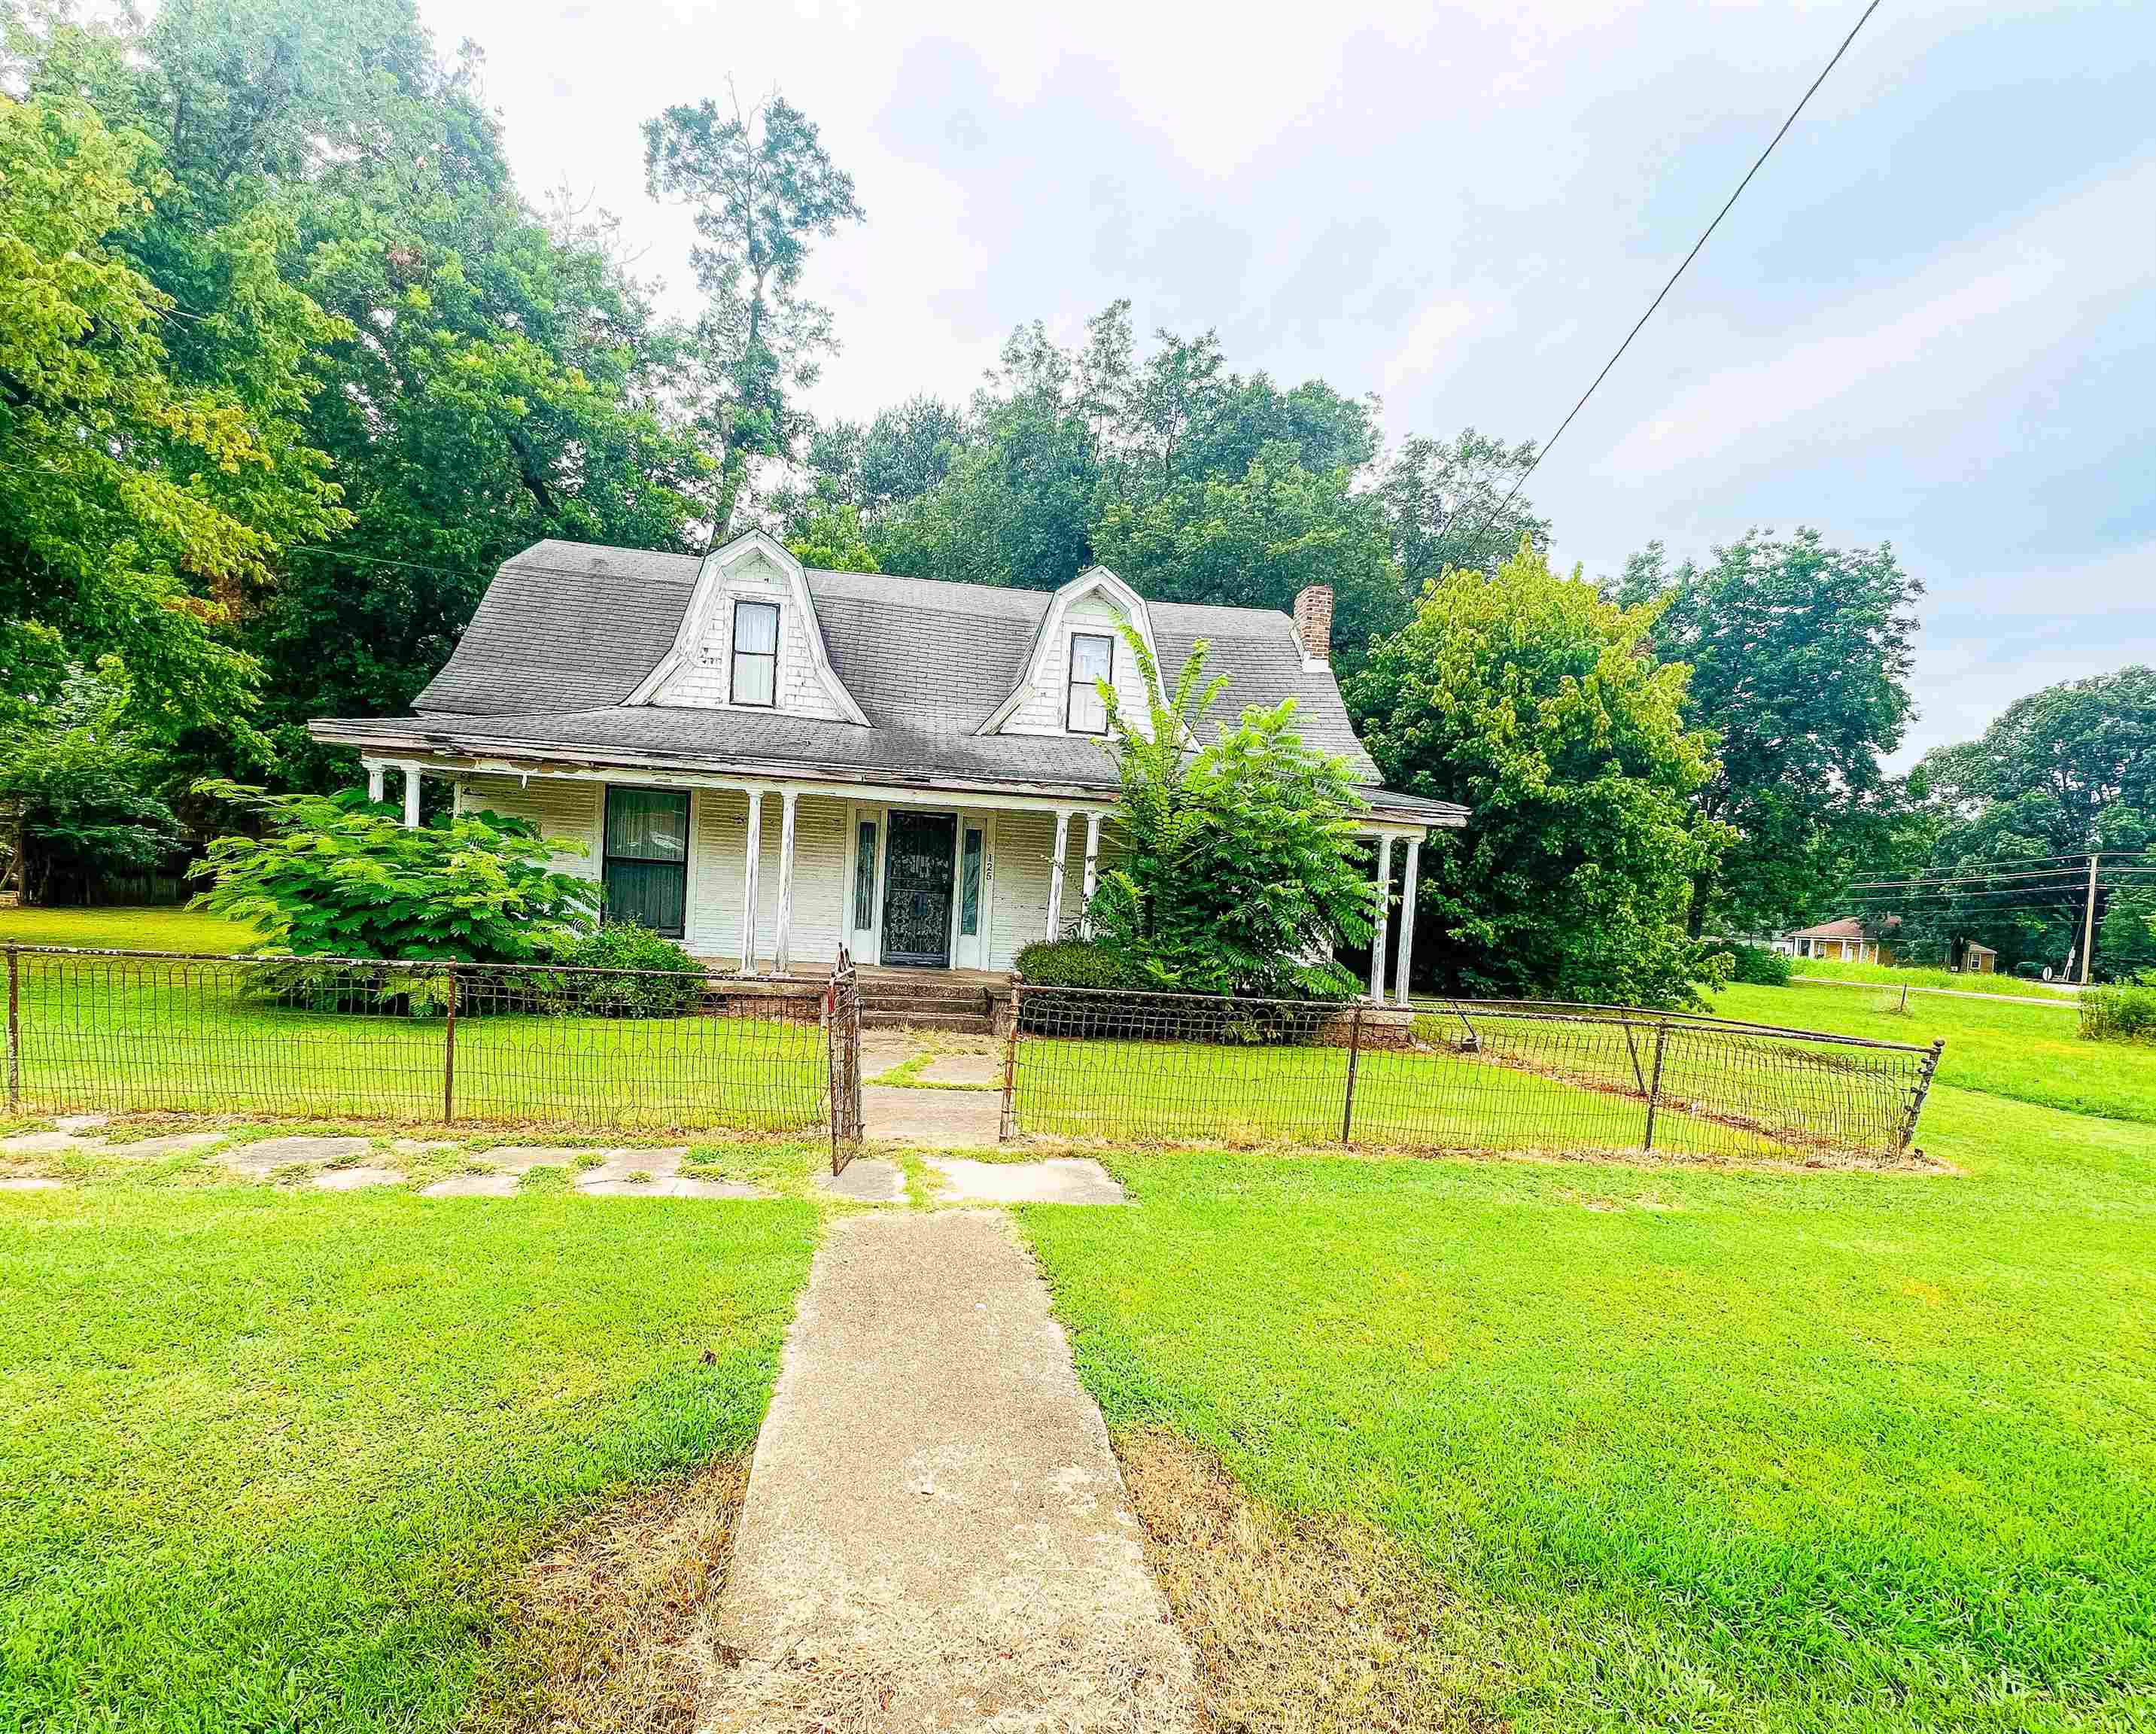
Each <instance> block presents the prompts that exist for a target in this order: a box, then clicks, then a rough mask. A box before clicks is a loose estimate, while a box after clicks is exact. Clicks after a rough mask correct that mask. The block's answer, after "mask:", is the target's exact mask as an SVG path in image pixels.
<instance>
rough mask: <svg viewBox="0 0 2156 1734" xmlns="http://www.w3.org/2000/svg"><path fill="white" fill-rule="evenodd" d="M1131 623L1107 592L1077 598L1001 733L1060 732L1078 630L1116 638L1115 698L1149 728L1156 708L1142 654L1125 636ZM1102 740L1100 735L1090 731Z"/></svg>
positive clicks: (1141, 723) (1068, 694) (1052, 733)
mask: <svg viewBox="0 0 2156 1734" xmlns="http://www.w3.org/2000/svg"><path fill="white" fill-rule="evenodd" d="M1126 624H1127V617H1126V616H1125V614H1124V613H1123V611H1122V609H1121V608H1117V607H1116V604H1115V603H1113V602H1111V601H1110V600H1109V599H1108V598H1106V597H1105V596H1100V595H1097V594H1096V595H1092V596H1088V597H1086V598H1084V599H1083V600H1081V601H1080V602H1078V603H1074V604H1073V605H1072V606H1071V608H1070V610H1069V612H1068V613H1065V616H1064V617H1063V618H1062V620H1061V621H1060V623H1058V624H1057V626H1056V628H1055V634H1054V636H1053V639H1052V640H1051V642H1050V645H1049V649H1048V655H1047V660H1046V663H1045V665H1044V666H1043V667H1042V669H1041V670H1040V674H1039V679H1038V680H1035V681H1034V685H1033V686H1032V688H1031V689H1030V690H1029V691H1028V692H1027V694H1026V695H1025V697H1024V698H1023V699H1021V700H1019V706H1018V709H1016V710H1015V711H1012V712H1011V714H1010V715H1009V717H1007V718H1006V719H1005V720H1004V726H1003V727H1002V728H1001V729H1000V730H999V731H998V733H1001V734H1006V735H1060V734H1063V733H1065V732H1066V731H1065V728H1064V726H1063V717H1064V708H1065V702H1066V700H1068V699H1069V697H1070V638H1071V634H1074V633H1081V632H1083V633H1094V634H1102V633H1105V634H1107V636H1109V637H1110V638H1111V639H1114V640H1115V643H1116V661H1115V670H1116V683H1115V684H1116V702H1117V703H1118V704H1119V705H1121V706H1122V711H1123V714H1124V715H1125V716H1128V717H1130V718H1132V720H1133V721H1137V722H1138V723H1139V724H1140V726H1141V728H1142V729H1145V730H1147V731H1149V729H1150V719H1151V717H1152V709H1151V707H1150V705H1148V703H1147V696H1146V690H1145V681H1144V680H1143V679H1142V677H1141V675H1140V674H1139V671H1138V659H1137V654H1136V653H1134V652H1133V651H1132V649H1131V647H1130V646H1129V644H1126V643H1125V642H1124V640H1123V631H1122V629H1123V627H1124V626H1125V625H1126ZM1101 738H1103V737H1102V736H1086V739H1089V740H1099V739H1101Z"/></svg>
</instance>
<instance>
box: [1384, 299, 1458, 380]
mask: <svg viewBox="0 0 2156 1734" xmlns="http://www.w3.org/2000/svg"><path fill="white" fill-rule="evenodd" d="M1481 316H1482V313H1481V309H1479V308H1478V307H1476V305H1475V303H1474V302H1472V301H1466V300H1457V299H1454V298H1450V297H1447V298H1441V299H1440V300H1435V301H1432V302H1431V303H1430V305H1428V306H1427V307H1425V308H1424V309H1423V310H1422V311H1421V312H1420V313H1419V314H1418V315H1416V316H1415V322H1414V325H1412V326H1409V328H1408V335H1407V341H1405V342H1404V343H1402V344H1401V345H1400V346H1399V348H1398V349H1396V350H1394V351H1393V354H1392V357H1391V359H1390V360H1389V361H1388V362H1386V363H1385V372H1384V380H1385V392H1386V395H1387V396H1388V397H1389V396H1390V395H1391V394H1392V393H1394V392H1397V391H1398V390H1399V389H1400V387H1402V386H1404V385H1406V384H1408V383H1409V382H1411V381H1419V380H1421V379H1424V378H1425V377H1428V376H1429V375H1430V374H1433V373H1439V372H1442V371H1444V367H1445V364H1446V363H1448V362H1452V361H1455V360H1456V359H1457V357H1458V356H1459V352H1460V348H1461V346H1462V339H1463V338H1464V337H1465V336H1466V333H1467V332H1468V331H1469V330H1471V328H1472V327H1473V326H1475V325H1476V323H1477V321H1479V320H1480V319H1481Z"/></svg>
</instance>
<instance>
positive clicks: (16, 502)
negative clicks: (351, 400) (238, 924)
mask: <svg viewBox="0 0 2156 1734" xmlns="http://www.w3.org/2000/svg"><path fill="white" fill-rule="evenodd" d="M43 44H44V38H39V37H38V36H36V35H35V34H33V33H28V31H27V29H26V27H25V25H24V24H23V21H22V20H21V19H19V18H10V19H9V20H8V48H9V52H10V55H11V58H13V59H14V60H15V62H16V64H18V67H19V68H22V69H23V71H24V73H25V74H26V76H27V74H28V73H29V72H30V71H32V70H34V69H36V66H37V63H36V62H35V61H33V59H31V57H32V56H33V55H34V54H36V53H38V51H39V50H40V49H41V48H42V46H43ZM32 82H33V94H32V95H30V96H29V97H28V99H27V100H16V99H13V98H10V97H5V96H0V668H4V673H5V675H6V680H5V683H4V685H5V688H6V690H7V692H8V695H9V700H10V701H12V702H20V701H21V700H23V699H25V698H26V697H29V696H33V695H37V694H38V693H41V692H43V693H48V694H49V693H51V692H54V691H56V690H57V689H58V685H59V682H60V681H61V680H62V679H64V671H65V669H67V667H68V666H69V664H70V663H77V664H79V663H82V662H85V661H87V660H92V659H95V658H97V657H100V656H104V655H115V656H118V657H120V658H121V659H124V661H125V662H126V665H127V668H128V669H129V671H130V674H131V678H132V680H133V682H134V685H135V690H136V695H137V701H138V702H139V703H140V704H141V705H143V706H144V707H146V711H149V712H150V713H151V714H153V715H155V716H157V718H159V719H160V721H161V723H162V726H164V727H166V728H167V729H168V730H172V731H177V730H181V729H185V728H189V727H203V728H207V729H210V730H213V731H218V732H220V733H222V734H225V735H227V736H230V735H232V734H233V733H234V732H235V731H237V732H239V733H242V734H244V729H245V725H244V718H245V716H246V715H247V712H248V710H249V705H250V701H251V699H252V695H253V690H254V681H255V669H254V666H253V664H252V663H251V662H250V661H249V659H248V658H246V657H245V656H244V655H242V654H239V653H238V652H237V651H236V650H235V649H234V648H233V647H232V645H231V644H229V642H228V639H227V638H226V636H225V634H224V631H223V628H225V626H226V625H227V623H228V622H229V620H230V619H231V618H232V617H233V615H234V613H235V612H236V611H237V610H238V609H239V608H243V607H244V606H245V605H246V603H247V601H248V599H249V598H251V597H253V596H254V595H256V594H258V593H259V592H260V591H261V590H262V588H263V587H264V586H266V584H267V583H268V582H269V578H270V577H271V575H272V573H273V572H274V571H275V567H276V565H277V563H278V562H279V560H280V556H281V555H282V554H283V553H284V552H285V551H286V550H287V549H288V548H290V547H291V546H295V545H300V544H304V543H305V542H306V541H309V540H311V539H313V538H318V537H321V536H325V535H326V534H328V533H330V532H331V531H334V530H335V529H336V528H337V527H339V526H341V524H343V523H344V522H346V518H345V516H344V515H343V514H342V513H341V511H340V510H339V507H338V505H337V503H336V490H335V489H334V488H333V487H332V486H331V485H329V484H328V482H327V481H326V479H325V477H324V475H323V474H322V469H323V465H322V463H321V459H320V458H319V456H318V455H317V454H315V453H314V452H312V451H311V450H309V449H306V448H305V446H304V445H303V444H300V442H299V441H298V440H297V439H295V436H294V433H293V431H292V428H291V424H290V420H289V417H290V415H291V414H293V413H298V412H299V411H300V409H301V408H303V407H304V405H305V400H306V398H307V396H308V394H309V391H310V388H311V387H310V383H309V382H308V380H307V378H306V377H305V374H304V372H303V370H302V369H301V367H300V357H301V351H302V347H303V346H304V343H305V341H306V340H307V339H308V338H319V337H321V336H323V335H325V334H326V332H327V331H328V330H329V329H330V326H329V322H328V321H326V319H324V318H323V317H322V316H321V315H320V313H319V311H318V310H313V309H311V307H308V306H307V305H305V303H304V302H303V301H302V302H295V301H294V300H293V299H292V298H291V297H290V296H288V295H285V293H284V292H283V291H282V290H281V289H280V286H279V285H278V281H277V279H276V274H275V259H274V249H273V246H272V243H273V242H274V239H275V225H274V223H268V222H263V223H239V224H234V225H232V226H229V227H228V228H226V229H225V230H223V231H222V232H220V233H214V234H204V235H203V236H200V237H198V254H199V255H200V256H201V258H202V259H203V261H205V264H204V269H206V270H209V271H211V272H212V274H213V275H214V277H215V279H216V280H217V282H218V285H221V287H220V288H219V290H218V293H217V297H216V298H215V299H213V300H210V301H209V302H208V303H207V304H205V305H203V306H200V307H194V306H190V305H187V304H185V303H183V302H182V300H180V298H179V297H178V296H177V295H176V294H174V293H173V292H172V290H168V289H167V288H164V287H162V286H161V285H159V284H158V283H157V282H156V281H154V280H152V279H151V277H150V276H149V275H148V274H146V271H145V269H144V260H145V256H146V255H147V254H151V253H152V252H153V251H154V250H155V249H154V247H153V245H152V241H153V231H154V230H155V228H156V225H157V216H156V213H157V209H158V208H159V206H160V204H161V203H162V202H163V201H164V200H166V199H167V198H169V197H171V196H172V180H171V177H169V176H168V175H167V172H166V171H165V169H164V167H163V166H162V162H161V158H160V155H159V150H158V146H157V141H155V140H153V139H152V138H151V136H149V135H148V134H146V133H145V132H143V131H141V130H140V129H139V128H137V127H136V126H132V125H128V124H123V125H121V126H117V127H115V126H111V125H108V124H107V122H106V121H105V119H104V118H103V116H102V115H100V114H99V112H98V111H97V110H96V109H95V107H93V106H92V105H90V102H88V101H87V100H85V99H84V98H83V97H81V96H80V95H74V94H70V93H68V92H65V91H52V92H46V91H44V90H40V89H39V88H38V86H37V85H36V83H35V81H34V80H33V81H32ZM205 326H211V327H215V328H216V329H215V331H204V330H203V327H205ZM248 329H253V330H255V331H258V332H259V334H260V335H261V336H262V338H263V341H264V344H265V345H266V346H269V350H270V351H273V352H270V353H266V354H263V355H259V356H257V357H255V358H254V362H253V363H252V372H251V375H250V376H249V377H234V376H232V375H230V374H228V373H224V374H220V373H218V372H216V370H213V369H209V368H208V367H204V366H203V365H201V364H200V362H199V361H198V360H196V361H193V362H191V361H190V359H189V357H187V356H186V355H183V354H180V355H176V353H175V347H174V346H175V345H178V346H182V348H192V349H195V350H200V349H201V348H203V347H204V346H208V345H211V344H212V343H213V342H217V341H236V340H234V339H233V338H232V337H231V336H230V334H231V332H233V331H244V330H248ZM220 333H222V334H223V336H219V334H220Z"/></svg>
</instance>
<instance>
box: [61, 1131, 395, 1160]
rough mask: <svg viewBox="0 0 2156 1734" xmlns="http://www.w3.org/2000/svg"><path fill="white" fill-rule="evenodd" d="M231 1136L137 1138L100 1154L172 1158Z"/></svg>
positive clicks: (192, 1134)
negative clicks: (179, 1153) (185, 1151)
mask: <svg viewBox="0 0 2156 1734" xmlns="http://www.w3.org/2000/svg"><path fill="white" fill-rule="evenodd" d="M230 1136H231V1135H230V1134H229V1133H227V1132H167V1133H165V1134H164V1135H163V1136H161V1137H155V1138H137V1139H136V1140H135V1141H133V1142H132V1143H129V1144H107V1145H105V1147H104V1148H103V1149H102V1150H100V1152H98V1153H99V1154H100V1155H101V1156H119V1157H128V1158H130V1159H134V1158H137V1157H152V1156H172V1155H176V1154H177V1153H178V1152H180V1151H182V1150H208V1149H209V1148H211V1147H213V1146H214V1145H218V1144H223V1143H224V1142H226V1141H228V1138H229V1137H230ZM362 1142H363V1140H362Z"/></svg>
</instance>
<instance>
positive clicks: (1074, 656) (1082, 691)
mask: <svg viewBox="0 0 2156 1734" xmlns="http://www.w3.org/2000/svg"><path fill="white" fill-rule="evenodd" d="M1115 678H1116V641H1115V640H1114V639H1112V638H1110V637H1109V636H1108V635H1107V634H1106V633H1092V632H1074V633H1073V634H1070V700H1069V702H1068V704H1067V705H1065V708H1064V712H1063V726H1064V727H1065V728H1066V729H1068V730H1070V732H1071V733H1072V734H1074V735H1105V734H1106V733H1107V732H1108V707H1107V705H1106V704H1105V703H1103V702H1102V701H1101V690H1100V686H1099V683H1100V682H1101V681H1103V680H1106V681H1107V682H1108V683H1109V684H1110V685H1113V684H1114V682H1115Z"/></svg>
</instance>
